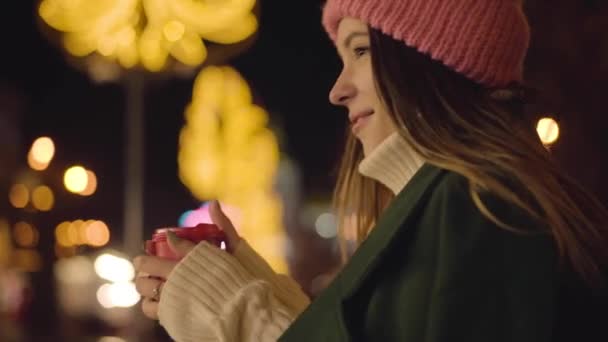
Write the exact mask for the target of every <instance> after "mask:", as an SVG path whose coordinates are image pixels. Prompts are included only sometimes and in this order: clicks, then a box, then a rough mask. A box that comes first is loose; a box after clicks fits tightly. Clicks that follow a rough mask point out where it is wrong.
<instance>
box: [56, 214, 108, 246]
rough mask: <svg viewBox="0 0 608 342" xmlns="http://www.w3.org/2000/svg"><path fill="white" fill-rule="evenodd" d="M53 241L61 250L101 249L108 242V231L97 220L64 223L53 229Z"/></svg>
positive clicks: (104, 225)
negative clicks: (79, 248) (77, 247)
mask: <svg viewBox="0 0 608 342" xmlns="http://www.w3.org/2000/svg"><path fill="white" fill-rule="evenodd" d="M55 241H56V243H57V245H59V246H60V247H63V248H68V247H74V246H80V245H89V246H91V247H103V246H105V245H107V244H108V242H110V229H109V228H108V225H107V224H106V223H105V222H103V221H99V220H88V221H83V220H75V221H73V222H68V221H66V222H62V223H60V224H58V225H57V227H56V228H55ZM58 254H59V253H58Z"/></svg>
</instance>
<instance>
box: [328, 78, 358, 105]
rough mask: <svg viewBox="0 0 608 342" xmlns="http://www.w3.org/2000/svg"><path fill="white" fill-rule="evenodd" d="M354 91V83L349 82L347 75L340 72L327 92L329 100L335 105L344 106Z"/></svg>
mask: <svg viewBox="0 0 608 342" xmlns="http://www.w3.org/2000/svg"><path fill="white" fill-rule="evenodd" d="M356 93H357V89H356V88H355V86H354V84H353V83H352V82H350V80H349V78H348V75H347V74H346V73H344V72H342V73H341V74H340V76H339V77H338V79H337V80H336V83H335V84H334V86H333V88H332V89H331V91H330V92H329V102H331V103H332V104H334V105H336V106H346V104H347V103H348V102H349V100H350V99H352V98H353V97H354V96H355V94H356Z"/></svg>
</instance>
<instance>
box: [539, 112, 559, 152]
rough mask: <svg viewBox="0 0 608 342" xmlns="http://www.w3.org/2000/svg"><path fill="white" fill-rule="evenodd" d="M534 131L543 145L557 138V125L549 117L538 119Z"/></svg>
mask: <svg viewBox="0 0 608 342" xmlns="http://www.w3.org/2000/svg"><path fill="white" fill-rule="evenodd" d="M536 132H537V133H538V136H539V137H540V140H541V141H542V143H543V144H544V145H545V146H550V145H553V144H554V143H555V142H556V141H557V139H559V125H558V123H557V121H555V119H553V118H550V117H545V118H542V119H540V120H538V124H537V125H536Z"/></svg>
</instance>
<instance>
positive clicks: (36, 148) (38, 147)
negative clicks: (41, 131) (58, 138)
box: [30, 137, 55, 165]
mask: <svg viewBox="0 0 608 342" xmlns="http://www.w3.org/2000/svg"><path fill="white" fill-rule="evenodd" d="M30 153H31V154H32V159H33V160H34V161H36V162H37V163H39V164H44V165H48V164H49V163H50V162H51V160H52V159H53V156H54V155H55V144H54V143H53V140H52V139H51V138H49V137H40V138H38V139H36V140H35V141H34V143H33V144H32V148H31V150H30Z"/></svg>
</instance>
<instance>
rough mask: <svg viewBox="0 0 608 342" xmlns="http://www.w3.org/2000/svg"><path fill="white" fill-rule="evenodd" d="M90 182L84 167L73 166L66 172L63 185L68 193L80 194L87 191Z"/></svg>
mask: <svg viewBox="0 0 608 342" xmlns="http://www.w3.org/2000/svg"><path fill="white" fill-rule="evenodd" d="M87 182H88V176H87V171H86V170H85V168H83V167H82V166H72V167H70V168H69V169H67V170H66V172H65V174H64V176H63V183H64V185H65V188H66V189H68V191H70V192H73V193H79V192H82V191H84V190H85V189H86V187H87Z"/></svg>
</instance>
